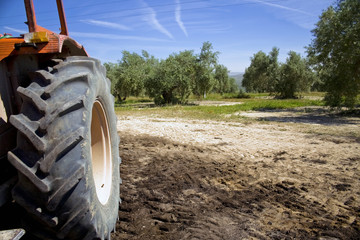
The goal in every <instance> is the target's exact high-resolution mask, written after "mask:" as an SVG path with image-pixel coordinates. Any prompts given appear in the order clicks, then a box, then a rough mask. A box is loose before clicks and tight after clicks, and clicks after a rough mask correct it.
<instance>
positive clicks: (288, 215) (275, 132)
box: [112, 111, 360, 240]
mask: <svg viewBox="0 0 360 240" xmlns="http://www.w3.org/2000/svg"><path fill="white" fill-rule="evenodd" d="M259 114H260V113H257V114H254V116H255V117H256V118H262V119H264V118H268V121H266V122H261V121H252V122H250V123H249V122H246V123H241V122H240V123H239V122H215V121H201V120H184V119H177V118H174V119H169V118H166V119H165V118H159V117H135V116H131V117H124V116H118V117H119V121H118V132H119V135H120V137H121V143H120V155H121V158H122V165H121V178H122V179H123V182H122V185H121V188H120V189H121V198H122V203H121V205H120V209H119V221H118V223H117V226H116V232H115V233H113V234H112V239H227V240H230V239H294V238H295V239H323V240H325V239H360V171H359V170H360V139H359V138H356V137H352V136H349V135H342V134H340V133H339V134H338V135H336V134H335V135H334V134H332V135H330V134H316V133H311V131H310V132H306V131H299V128H301V129H304V128H305V129H306V128H307V127H309V128H310V127H314V126H318V127H321V128H325V129H326V128H329V129H331V131H330V132H332V133H333V132H334V129H340V130H342V129H346V130H348V131H350V132H351V131H354V133H356V132H357V133H358V132H360V122H359V118H352V119H347V118H345V117H338V118H336V121H333V120H331V119H334V117H333V116H323V115H321V116H320V115H319V116H318V117H317V118H316V116H315V115H316V114H318V113H314V112H313V115H314V116H309V115H308V113H304V114H298V113H297V114H296V115H293V114H294V113H291V114H290V113H289V114H290V115H286V113H285V115H284V111H282V112H281V113H274V112H273V113H272V114H270V115H269V113H264V115H260V116H259ZM288 116H290V117H291V121H289V118H288ZM313 117H315V118H313ZM297 119H298V120H299V121H298V122H297ZM304 119H305V120H306V121H305V120H304ZM312 119H313V120H312ZM282 120H283V121H282ZM340 132H342V131H340ZM355 135H356V134H355Z"/></svg>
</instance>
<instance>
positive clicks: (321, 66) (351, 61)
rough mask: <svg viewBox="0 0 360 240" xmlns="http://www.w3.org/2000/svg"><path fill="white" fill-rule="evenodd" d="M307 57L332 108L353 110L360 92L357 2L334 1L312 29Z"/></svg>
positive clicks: (359, 21)
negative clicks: (342, 107)
mask: <svg viewBox="0 0 360 240" xmlns="http://www.w3.org/2000/svg"><path fill="white" fill-rule="evenodd" d="M312 33H313V35H314V37H315V38H314V39H313V41H312V43H311V44H310V45H309V46H308V56H309V58H310V59H311V62H312V63H313V64H314V67H315V69H316V70H317V71H318V73H319V76H320V78H321V80H322V81H323V82H324V87H325V89H326V90H327V94H326V97H325V100H326V103H327V104H328V105H330V106H332V107H341V106H348V107H353V106H354V104H355V102H356V97H357V95H358V94H359V91H360V39H359V36H360V1H359V0H341V1H340V0H338V1H337V3H336V4H335V5H334V6H330V7H329V8H327V9H326V10H325V11H324V12H323V13H322V14H321V16H320V20H319V21H318V22H317V24H316V27H315V29H314V30H312Z"/></svg>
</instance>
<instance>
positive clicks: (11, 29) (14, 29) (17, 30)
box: [4, 26, 28, 34]
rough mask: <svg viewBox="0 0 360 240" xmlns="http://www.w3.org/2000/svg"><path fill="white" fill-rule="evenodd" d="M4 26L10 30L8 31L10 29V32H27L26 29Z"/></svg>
mask: <svg viewBox="0 0 360 240" xmlns="http://www.w3.org/2000/svg"><path fill="white" fill-rule="evenodd" d="M4 28H5V29H7V30H10V31H12V32H16V33H20V34H23V33H27V32H28V31H27V30H22V29H17V28H12V27H7V26H5V27H4Z"/></svg>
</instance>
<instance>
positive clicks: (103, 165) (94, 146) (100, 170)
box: [91, 100, 112, 204]
mask: <svg viewBox="0 0 360 240" xmlns="http://www.w3.org/2000/svg"><path fill="white" fill-rule="evenodd" d="M91 162H92V173H93V177H94V182H95V188H96V194H97V197H98V199H99V201H100V202H101V204H106V203H107V201H108V200H109V197H110V193H111V182H112V157H111V144H110V133H109V127H108V121H107V118H106V114H105V111H104V108H103V106H102V104H101V102H100V101H98V100H96V101H95V103H94V105H93V109H92V120H91Z"/></svg>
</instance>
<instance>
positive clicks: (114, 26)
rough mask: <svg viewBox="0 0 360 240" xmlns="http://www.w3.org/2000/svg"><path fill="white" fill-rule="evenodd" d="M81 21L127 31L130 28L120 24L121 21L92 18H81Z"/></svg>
mask: <svg viewBox="0 0 360 240" xmlns="http://www.w3.org/2000/svg"><path fill="white" fill-rule="evenodd" d="M81 21H82V22H84V23H87V24H92V25H96V26H100V27H107V28H114V29H119V30H125V31H128V30H130V28H129V27H127V26H125V25H122V24H119V23H113V22H106V21H99V20H92V19H87V20H81Z"/></svg>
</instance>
